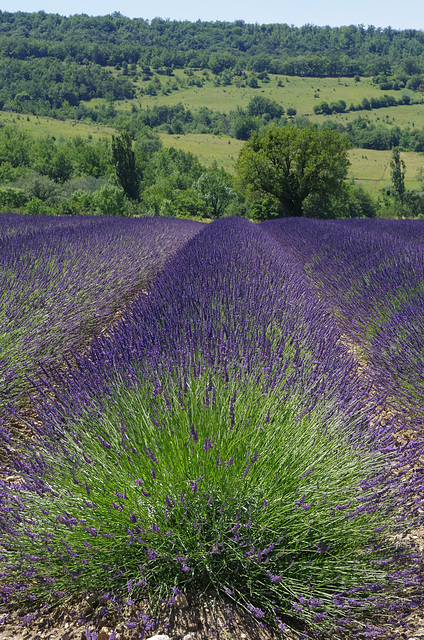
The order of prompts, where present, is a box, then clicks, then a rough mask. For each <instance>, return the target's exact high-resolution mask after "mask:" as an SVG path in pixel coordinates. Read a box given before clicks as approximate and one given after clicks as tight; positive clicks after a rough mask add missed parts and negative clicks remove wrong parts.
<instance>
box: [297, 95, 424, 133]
mask: <svg viewBox="0 0 424 640" xmlns="http://www.w3.org/2000/svg"><path fill="white" fill-rule="evenodd" d="M387 93H388V92H387ZM358 116H360V117H361V118H364V119H366V120H368V121H369V122H374V123H375V124H384V125H389V126H390V125H392V126H399V127H407V126H409V127H411V128H413V127H417V128H418V129H422V128H423V127H424V104H413V105H401V106H399V107H386V108H383V109H374V110H371V111H349V112H348V113H335V114H333V115H331V116H324V115H318V116H316V115H315V114H314V115H311V116H309V120H310V121H311V122H316V123H319V124H322V123H323V122H325V121H326V120H328V119H331V120H334V121H335V122H341V123H342V124H347V123H348V122H352V120H355V118H357V117H358Z"/></svg>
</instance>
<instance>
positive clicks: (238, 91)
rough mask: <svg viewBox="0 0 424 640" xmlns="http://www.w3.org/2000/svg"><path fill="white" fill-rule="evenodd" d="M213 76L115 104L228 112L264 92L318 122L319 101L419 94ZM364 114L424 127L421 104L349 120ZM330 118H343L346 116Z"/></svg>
mask: <svg viewBox="0 0 424 640" xmlns="http://www.w3.org/2000/svg"><path fill="white" fill-rule="evenodd" d="M194 75H197V76H199V77H203V76H202V74H201V72H195V74H194ZM210 76H211V77H210V79H209V80H207V81H206V84H205V85H204V86H203V87H196V86H190V87H180V88H179V89H178V90H177V91H172V92H171V93H170V94H168V95H163V94H161V92H160V91H158V95H157V96H150V95H146V94H142V95H138V96H137V98H136V99H135V100H125V101H120V102H119V101H118V102H116V106H117V108H118V109H124V110H126V109H130V108H131V106H132V105H133V104H134V103H135V104H137V105H138V106H140V107H142V108H146V107H152V106H153V105H169V106H172V105H175V104H177V103H178V102H181V103H182V104H183V105H184V106H185V107H187V108H190V109H194V110H195V109H199V108H200V107H209V108H210V109H213V110H215V111H222V112H224V113H228V112H229V111H231V110H234V109H236V107H237V106H240V107H246V106H247V105H248V103H249V101H250V99H251V98H252V97H253V96H255V95H258V94H263V95H264V96H265V97H267V98H270V99H272V100H275V101H276V102H278V103H279V104H282V105H283V106H284V108H287V107H295V108H296V109H297V113H298V115H307V116H312V117H313V119H314V121H319V120H322V119H323V118H325V117H326V116H315V115H314V112H313V109H314V106H315V105H316V104H319V103H320V102H323V101H325V102H328V103H329V104H330V103H331V102H337V101H338V100H344V101H345V102H346V104H347V107H348V108H349V106H350V105H351V103H353V104H354V105H357V104H359V103H360V102H361V101H362V99H363V98H372V97H377V98H379V97H382V96H383V95H384V94H387V95H391V96H394V97H395V98H396V99H399V98H400V97H401V96H402V95H404V94H406V95H409V96H410V97H411V98H415V99H417V94H416V93H414V92H413V91H409V90H407V89H402V90H400V91H393V90H391V91H381V89H380V88H379V87H378V86H377V85H375V84H373V82H372V80H371V78H361V80H360V82H355V81H354V79H353V78H299V77H293V76H275V75H274V76H273V75H270V81H269V82H263V81H259V85H260V86H259V88H258V89H251V88H250V87H247V86H245V87H243V86H241V87H236V86H234V85H229V86H218V87H216V86H214V84H213V74H210ZM157 77H158V78H159V79H160V81H161V85H162V87H163V88H164V87H166V85H167V84H168V83H169V84H171V85H172V83H173V82H174V81H175V79H176V78H177V79H183V78H185V79H187V78H186V76H185V75H184V73H183V72H182V71H181V70H179V71H175V77H174V78H172V77H171V78H169V77H168V76H157ZM279 81H280V83H282V86H278V84H277V83H278V82H279ZM147 84H149V82H148V81H144V82H143V81H141V80H138V81H137V82H136V83H135V86H136V87H138V88H141V87H146V86H147ZM100 102H101V101H100ZM88 104H91V105H94V104H99V100H96V101H94V100H92V101H91V102H90V103H88ZM403 112H404V114H403ZM364 113H367V114H370V113H372V114H373V117H374V115H375V114H376V115H375V117H376V118H378V117H379V118H380V119H382V118H385V117H386V114H389V116H390V117H391V118H392V117H393V118H395V119H397V121H398V123H399V124H405V123H407V122H410V123H412V121H414V120H415V124H416V126H424V105H418V106H417V107H415V106H412V107H400V108H398V107H391V108H388V109H378V110H375V111H373V112H364V111H360V112H351V113H349V114H347V117H348V119H349V120H350V119H352V118H356V117H357V116H358V115H359V114H361V115H362V114H364ZM327 117H328V116H327ZM330 117H337V118H342V119H343V115H339V116H330Z"/></svg>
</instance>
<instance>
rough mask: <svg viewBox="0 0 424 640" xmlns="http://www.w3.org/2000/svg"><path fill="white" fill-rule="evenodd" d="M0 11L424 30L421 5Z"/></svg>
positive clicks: (271, 2) (131, 4)
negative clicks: (117, 14)
mask: <svg viewBox="0 0 424 640" xmlns="http://www.w3.org/2000/svg"><path fill="white" fill-rule="evenodd" d="M0 10H2V11H12V12H15V11H30V12H32V11H40V10H43V11H45V12H46V13H59V14H61V15H71V14H76V13H86V14H88V15H107V14H110V13H113V12H114V11H119V12H120V13H121V14H122V15H124V16H128V17H130V18H144V19H146V20H151V19H152V18H155V17H161V18H170V19H171V20H190V21H195V20H226V21H230V22H232V21H233V20H240V19H241V20H245V22H253V23H254V22H258V23H259V24H263V23H271V22H281V23H287V24H289V25H291V24H293V25H296V26H301V25H303V24H315V25H330V26H332V27H336V26H342V25H348V24H363V25H365V26H366V25H369V24H372V25H374V26H376V27H387V26H391V27H393V28H394V29H421V30H424V0H353V1H350V2H349V0H345V1H343V0H295V1H293V0H291V1H288V0H215V1H212V2H207V1H206V2H202V0H153V2H152V1H151V0H150V1H149V2H146V1H145V0H119V1H118V0H72V2H69V0H67V1H66V0H65V1H64V0H62V1H61V2H58V1H57V0H0Z"/></svg>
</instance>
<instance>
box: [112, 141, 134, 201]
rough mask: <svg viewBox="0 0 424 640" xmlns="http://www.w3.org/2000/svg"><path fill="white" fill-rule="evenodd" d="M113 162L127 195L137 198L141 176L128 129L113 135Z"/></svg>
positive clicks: (132, 198)
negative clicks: (117, 135)
mask: <svg viewBox="0 0 424 640" xmlns="http://www.w3.org/2000/svg"><path fill="white" fill-rule="evenodd" d="M112 163H113V165H114V167H115V171H116V177H117V179H118V182H119V184H120V185H121V187H122V189H123V192H124V193H125V195H126V196H127V197H128V198H130V200H137V199H138V196H139V190H140V185H139V181H140V176H139V175H138V172H137V169H136V162H135V153H134V150H133V148H132V140H131V138H130V136H129V134H128V133H127V132H126V131H124V132H123V133H121V135H120V136H119V137H116V136H112Z"/></svg>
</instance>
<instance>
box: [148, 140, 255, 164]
mask: <svg viewBox="0 0 424 640" xmlns="http://www.w3.org/2000/svg"><path fill="white" fill-rule="evenodd" d="M160 138H161V140H162V142H163V144H164V146H165V147H175V148H176V149H182V150H183V151H190V152H191V153H194V154H195V155H196V156H198V157H199V160H200V162H201V163H202V164H204V165H206V166H210V165H211V164H212V163H213V162H214V161H216V162H217V163H218V165H219V166H222V167H224V169H225V170H226V171H228V172H229V173H232V174H234V173H235V170H234V165H235V163H236V160H237V158H238V154H239V153H240V149H241V148H242V146H243V144H244V142H242V140H235V139H234V138H229V137H228V136H214V135H212V134H200V133H187V134H185V135H184V136H173V135H169V134H167V133H161V134H160Z"/></svg>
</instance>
